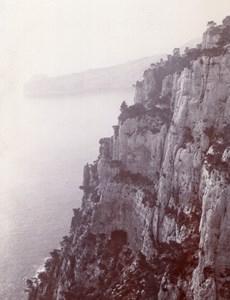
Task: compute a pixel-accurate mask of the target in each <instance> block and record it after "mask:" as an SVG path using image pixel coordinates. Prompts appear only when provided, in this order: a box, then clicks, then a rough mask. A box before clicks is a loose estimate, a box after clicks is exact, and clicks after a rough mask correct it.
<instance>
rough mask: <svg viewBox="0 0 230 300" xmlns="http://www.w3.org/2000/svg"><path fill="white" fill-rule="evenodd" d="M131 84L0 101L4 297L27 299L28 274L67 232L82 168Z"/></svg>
mask: <svg viewBox="0 0 230 300" xmlns="http://www.w3.org/2000/svg"><path fill="white" fill-rule="evenodd" d="M133 93H134V91H133V90H132V89H129V90H122V91H100V92H90V93H82V94H78V95H76V96H68V97H67V96H65V97H61V98H60V97H53V98H49V99H48V98H37V99H28V98H24V97H23V96H22V94H21V93H20V92H7V93H4V95H3V96H2V97H1V102H0V299H4V300H8V299H9V300H23V299H26V295H25V294H24V292H23V290H24V283H25V279H26V278H28V277H31V276H33V275H34V274H35V272H36V270H37V268H38V267H39V266H40V265H41V264H42V263H43V260H44V258H45V257H47V256H48V255H49V251H51V250H52V249H53V248H55V247H58V246H59V242H60V240H61V238H62V237H63V236H64V235H66V234H68V230H69V226H70V221H71V217H72V208H74V207H79V206H80V203H81V196H82V194H81V191H80V190H79V189H78V186H79V185H81V183H82V170H83V166H84V164H85V163H86V162H92V161H93V160H95V159H96V158H97V156H98V145H99V144H98V140H99V139H100V138H101V137H106V136H111V135H112V133H113V130H112V125H114V124H116V123H117V116H118V113H119V107H120V104H121V102H122V101H123V100H126V101H127V102H128V103H132V101H133Z"/></svg>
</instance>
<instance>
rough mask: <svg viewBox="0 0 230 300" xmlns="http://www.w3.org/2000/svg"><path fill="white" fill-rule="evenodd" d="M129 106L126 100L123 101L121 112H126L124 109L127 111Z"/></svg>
mask: <svg viewBox="0 0 230 300" xmlns="http://www.w3.org/2000/svg"><path fill="white" fill-rule="evenodd" d="M127 108H128V105H127V103H126V102H125V101H123V102H122V103H121V106H120V111H121V113H122V112H124V111H126V110H127Z"/></svg>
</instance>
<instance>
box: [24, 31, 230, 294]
mask: <svg viewBox="0 0 230 300" xmlns="http://www.w3.org/2000/svg"><path fill="white" fill-rule="evenodd" d="M217 28H218V30H219V28H220V27H217ZM209 30H210V29H208V32H207V33H206V35H205V36H206V37H207V35H208V34H209ZM218 32H219V31H218ZM223 32H225V34H224V37H223V34H222V33H223ZM226 32H230V27H229V26H228V25H223V26H221V31H220V32H219V33H218V35H219V38H218V39H216V40H215V42H214V40H213V41H212V42H210V40H209V42H207V38H205V40H204V42H203V48H199V49H190V50H189V51H188V52H187V53H186V54H185V55H183V56H180V55H178V53H177V55H173V56H169V57H168V60H167V61H164V62H160V63H158V64H157V65H155V66H153V67H152V68H150V69H148V70H147V71H146V72H145V74H144V79H143V81H142V82H137V85H136V96H135V104H134V105H132V106H130V107H126V108H125V109H123V110H122V112H121V114H120V116H119V122H118V125H116V126H114V136H113V137H112V138H104V139H101V140H100V154H99V158H98V159H97V160H96V161H95V162H94V163H93V164H92V165H86V167H85V169H84V180H83V185H82V186H81V189H82V190H83V192H84V195H83V200H82V207H81V209H77V210H74V217H73V219H72V224H71V230H70V233H69V235H68V236H66V237H64V239H63V241H62V242H61V248H60V249H56V250H54V251H53V252H51V256H52V258H50V259H49V260H48V261H47V262H46V264H45V269H46V270H45V272H43V273H40V274H39V276H38V278H37V279H36V280H33V281H30V280H28V288H29V299H59V300H61V299H63V300H64V299H95V300H96V299H102V300H103V299H108V298H111V299H159V300H163V299H165V300H166V299H167V300H168V299H196V300H200V299H213V300H214V299H218V300H223V299H229V298H230V244H229V240H230V205H229V201H228V200H229V195H230V53H229V51H228V47H226V45H227V44H228V43H229V41H230V39H229V40H228V39H226ZM227 36H228V35H227ZM224 40H225V42H223V41H224ZM219 41H221V43H220V44H217V45H215V47H214V48H213V47H211V46H210V45H211V44H212V45H213V46H214V44H213V43H219ZM205 45H206V46H207V48H209V49H207V48H205V47H206V46H205ZM210 47H211V48H210Z"/></svg>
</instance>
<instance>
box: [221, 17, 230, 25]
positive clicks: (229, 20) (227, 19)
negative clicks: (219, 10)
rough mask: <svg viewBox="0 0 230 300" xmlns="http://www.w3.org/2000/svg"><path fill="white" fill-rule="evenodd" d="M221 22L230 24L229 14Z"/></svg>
mask: <svg viewBox="0 0 230 300" xmlns="http://www.w3.org/2000/svg"><path fill="white" fill-rule="evenodd" d="M222 23H223V25H224V26H230V16H227V17H226V18H224V20H223V22H222Z"/></svg>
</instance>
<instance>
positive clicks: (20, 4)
mask: <svg viewBox="0 0 230 300" xmlns="http://www.w3.org/2000/svg"><path fill="white" fill-rule="evenodd" d="M227 15H230V2H229V0H0V36H1V40H0V43H1V47H0V80H1V81H2V80H9V77H12V78H14V77H15V78H20V79H23V80H24V79H25V78H26V79H28V78H29V77H30V76H31V75H32V74H37V73H38V74H39V73H40V74H49V75H54V74H57V75H61V74H65V73H71V72H78V71H82V70H86V69H90V68H97V67H103V66H110V65H114V64H118V63H122V62H126V61H129V60H133V59H137V58H142V57H145V56H149V55H154V54H158V53H171V51H172V49H173V48H175V47H179V46H181V45H183V44H184V43H186V42H188V41H189V40H191V39H193V38H197V37H199V36H201V34H202V33H203V32H204V31H205V29H206V24H207V22H208V21H210V20H214V21H216V22H217V23H221V21H222V19H223V18H224V17H225V16H227Z"/></svg>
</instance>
